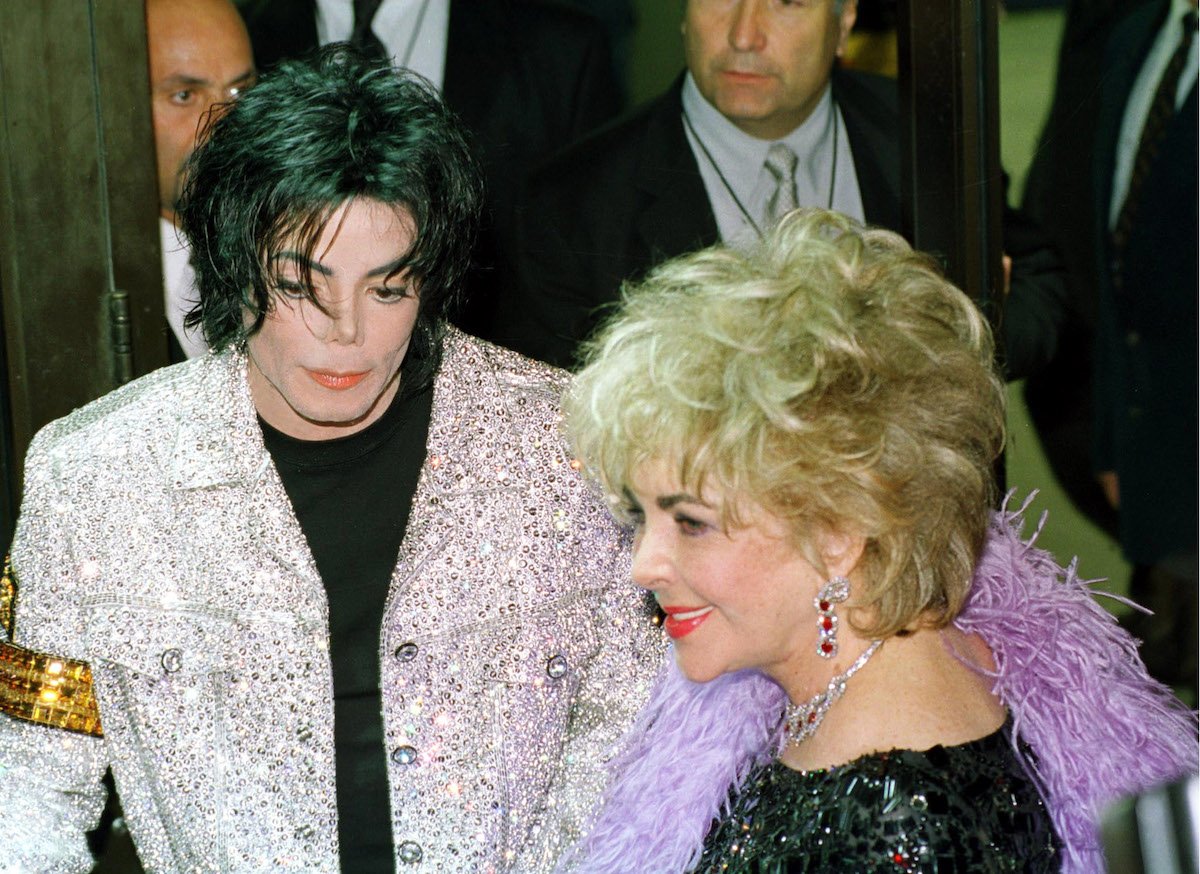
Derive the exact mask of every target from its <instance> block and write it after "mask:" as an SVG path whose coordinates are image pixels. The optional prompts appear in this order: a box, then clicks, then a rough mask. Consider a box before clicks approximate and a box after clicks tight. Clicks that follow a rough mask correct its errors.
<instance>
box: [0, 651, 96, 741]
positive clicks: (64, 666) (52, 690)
mask: <svg viewBox="0 0 1200 874" xmlns="http://www.w3.org/2000/svg"><path fill="white" fill-rule="evenodd" d="M0 713H4V714H6V715H8V716H11V717H14V718H15V719H23V720H25V721H26V722H35V723H37V724H38V725H48V726H51V727H53V728H62V729H66V730H67V731H74V732H78V733H80V734H89V735H92V736H93V737H103V736H104V732H103V731H101V729H100V709H99V707H97V705H96V698H95V696H94V695H93V694H92V669H91V667H89V666H88V663H87V662H79V661H74V660H72V659H63V658H58V657H57V656H52V655H44V654H43V653H39V652H33V651H32V650H28V649H25V648H23V647H19V646H16V645H15V644H11V643H3V642H0Z"/></svg>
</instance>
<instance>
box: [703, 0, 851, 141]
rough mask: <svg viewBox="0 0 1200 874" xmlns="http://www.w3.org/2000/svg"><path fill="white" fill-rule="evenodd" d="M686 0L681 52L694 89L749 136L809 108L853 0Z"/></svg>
mask: <svg viewBox="0 0 1200 874" xmlns="http://www.w3.org/2000/svg"><path fill="white" fill-rule="evenodd" d="M834 2H835V0H791V2H788V0H688V2H687V8H686V11H685V13H684V21H683V37H684V52H685V54H686V56H687V65H688V69H689V70H690V71H691V73H692V77H693V78H694V79H695V80H696V85H697V87H698V88H699V89H700V93H701V94H703V95H704V97H705V98H706V99H707V100H708V102H709V103H711V104H712V105H713V106H715V107H716V108H717V109H718V110H719V111H720V112H721V114H722V115H724V116H725V117H726V118H728V119H729V120H730V121H731V122H733V123H734V124H735V125H737V126H738V127H739V128H740V129H741V130H743V131H744V132H746V133H748V134H750V135H751V136H753V137H758V138H759V139H764V140H776V139H780V138H782V137H784V136H786V135H787V134H789V133H791V132H792V131H793V130H795V129H796V128H797V127H799V126H800V124H801V123H802V122H803V121H804V120H805V119H807V118H808V116H809V115H811V114H812V111H813V109H815V108H816V105H817V103H818V102H819V101H820V99H821V95H822V94H823V93H824V90H825V86H826V85H827V84H828V82H829V77H830V74H831V73H832V71H833V65H834V62H835V60H836V59H837V57H838V56H839V55H841V54H842V52H843V51H844V50H845V47H846V38H847V36H848V35H849V33H850V29H851V28H852V27H853V26H854V19H855V16H856V14H857V6H856V0H846V3H845V5H844V6H843V7H842V11H841V13H840V14H839V13H838V12H836V11H835V8H834Z"/></svg>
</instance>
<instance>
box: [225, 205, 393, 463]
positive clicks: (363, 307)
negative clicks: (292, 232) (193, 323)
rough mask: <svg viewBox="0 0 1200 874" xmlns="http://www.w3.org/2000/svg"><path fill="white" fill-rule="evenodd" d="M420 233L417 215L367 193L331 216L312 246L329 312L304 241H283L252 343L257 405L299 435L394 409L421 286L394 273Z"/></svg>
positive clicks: (349, 430) (313, 436) (336, 429)
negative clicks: (309, 289) (307, 271)
mask: <svg viewBox="0 0 1200 874" xmlns="http://www.w3.org/2000/svg"><path fill="white" fill-rule="evenodd" d="M414 235H415V226H414V223H413V220H412V218H411V216H409V215H408V213H407V212H405V211H403V210H397V209H395V208H393V207H390V206H386V205H384V204H382V203H379V202H378V201H374V200H367V199H359V200H352V201H349V202H348V203H346V204H344V205H343V206H341V207H340V208H339V209H338V210H337V211H336V212H334V214H333V215H332V217H331V218H330V220H329V222H328V223H327V224H326V226H325V230H324V232H323V233H322V234H321V237H320V239H319V240H318V242H317V245H316V247H315V248H314V250H313V253H312V258H313V260H312V262H311V264H310V265H309V266H310V267H311V273H312V282H313V284H314V285H315V291H316V297H317V300H319V301H320V302H321V304H322V306H324V308H325V309H326V310H327V312H324V313H323V312H321V310H319V309H318V308H317V307H315V306H313V304H312V303H310V302H309V301H308V300H305V299H304V298H303V296H302V294H301V293H300V289H301V287H302V286H301V283H302V282H303V271H302V269H301V267H302V265H304V263H305V259H304V255H303V254H302V251H301V248H300V246H299V245H295V246H294V247H292V248H289V247H288V246H286V245H285V246H284V247H283V251H282V253H281V255H280V257H279V260H278V262H277V264H276V268H277V269H278V271H279V272H280V274H281V275H282V282H281V283H280V287H279V288H278V289H276V290H275V292H274V295H273V298H272V302H273V306H272V308H271V310H270V312H269V313H268V314H267V317H266V319H265V320H264V322H263V325H262V328H261V329H260V330H259V331H257V332H256V333H255V334H253V335H252V336H251V337H250V339H249V341H248V344H247V348H248V352H249V356H250V368H249V378H250V394H251V397H252V398H253V400H254V406H255V408H256V409H257V410H258V414H259V415H260V416H262V417H263V418H264V419H265V420H266V421H267V422H268V423H269V424H270V425H272V426H274V427H275V428H277V429H278V430H280V431H282V432H284V433H285V434H288V435H290V436H292V437H295V438H297V439H300V440H329V439H332V438H334V437H342V436H345V435H348V434H353V433H355V432H357V431H361V430H362V429H363V428H365V427H367V426H368V425H370V424H371V423H372V422H374V421H375V420H376V419H378V418H379V417H380V416H381V415H383V413H384V411H385V410H386V409H387V407H388V404H389V403H391V400H392V398H394V397H395V395H396V391H397V389H398V388H399V384H400V363H401V362H402V361H403V360H404V354H405V353H406V352H407V351H408V344H409V341H410V340H411V339H412V333H413V325H414V324H415V322H416V318H417V289H415V288H413V287H412V285H411V284H410V282H409V281H408V279H407V277H406V274H405V273H400V274H397V275H392V274H393V273H394V272H395V269H396V266H397V264H398V263H399V262H400V261H401V260H402V259H403V257H404V256H405V255H406V254H407V252H408V251H409V248H410V246H411V245H412V241H413V237H414Z"/></svg>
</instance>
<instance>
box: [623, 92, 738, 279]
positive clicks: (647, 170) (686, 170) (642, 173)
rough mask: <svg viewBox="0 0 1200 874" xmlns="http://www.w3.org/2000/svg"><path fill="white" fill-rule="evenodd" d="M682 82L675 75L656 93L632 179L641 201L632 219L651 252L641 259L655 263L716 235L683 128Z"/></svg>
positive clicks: (711, 240)
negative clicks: (661, 92) (663, 91)
mask: <svg viewBox="0 0 1200 874" xmlns="http://www.w3.org/2000/svg"><path fill="white" fill-rule="evenodd" d="M682 84H683V79H682V77H680V78H679V79H678V80H677V81H676V82H675V84H674V85H673V86H672V87H671V88H670V89H669V90H668V91H667V93H666V94H664V95H663V96H662V97H661V98H659V101H658V106H657V108H656V109H655V110H654V111H653V112H652V113H651V114H650V117H649V119H648V121H647V127H646V135H645V138H644V139H643V150H642V156H641V160H640V161H639V162H638V167H637V179H636V185H637V187H638V189H639V190H640V191H641V192H642V195H643V198H644V203H645V206H644V207H643V208H642V210H641V211H640V212H639V213H638V215H637V217H636V219H635V225H636V228H637V234H638V237H639V239H640V240H641V243H642V244H643V245H644V246H645V247H646V251H647V253H649V256H650V257H649V259H648V260H647V261H646V262H645V263H652V264H657V263H659V262H660V261H662V260H664V259H666V258H672V257H674V256H676V255H682V254H683V253H684V252H690V251H692V250H694V249H698V248H702V247H704V246H711V245H713V244H714V243H716V242H717V241H718V240H719V234H718V231H717V220H716V218H715V217H714V216H713V211H712V206H711V205H710V204H709V202H708V192H707V191H705V190H704V181H703V180H702V179H701V177H700V168H699V167H698V166H697V165H696V159H695V156H694V155H693V154H692V149H691V147H690V146H689V145H688V142H687V137H686V135H685V134H684V131H683V106H682V104H681V102H680V97H679V95H680V88H681V87H682Z"/></svg>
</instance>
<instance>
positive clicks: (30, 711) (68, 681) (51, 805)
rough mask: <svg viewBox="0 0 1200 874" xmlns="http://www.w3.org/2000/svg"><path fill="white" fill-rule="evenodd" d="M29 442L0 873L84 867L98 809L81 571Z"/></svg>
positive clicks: (3, 673)
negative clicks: (84, 658)
mask: <svg viewBox="0 0 1200 874" xmlns="http://www.w3.org/2000/svg"><path fill="white" fill-rule="evenodd" d="M42 442H43V441H39V440H38V439H35V441H34V444H33V446H32V447H31V448H30V451H29V457H28V461H27V464H26V474H25V494H24V499H23V501H22V506H21V514H20V518H19V520H18V523H17V530H16V535H15V538H14V541H13V551H12V571H13V573H12V575H11V576H10V580H11V583H12V585H11V596H12V597H11V599H10V601H11V603H10V607H11V611H10V612H9V615H8V619H9V621H8V622H7V623H6V624H7V626H8V627H7V628H6V629H4V630H3V632H0V641H3V643H2V644H0V810H3V811H4V814H3V820H4V825H3V827H2V828H0V871H22V872H56V874H59V872H74V871H80V872H86V871H90V870H91V869H92V866H93V864H94V862H93V859H92V856H91V853H90V852H89V850H88V846H87V842H86V839H85V835H84V833H85V832H86V831H87V830H89V829H92V828H95V826H96V823H97V821H98V819H99V817H100V813H101V811H102V809H103V806H104V800H105V790H104V787H103V785H102V783H101V778H102V777H103V774H104V771H105V768H106V761H105V753H104V741H103V738H102V732H101V728H100V724H99V715H98V709H97V705H96V703H95V701H94V699H93V698H92V688H91V673H90V668H89V666H88V665H87V663H86V662H85V661H82V660H81V658H80V657H81V655H82V654H83V652H84V640H83V634H82V632H81V627H82V623H81V617H80V611H79V607H78V604H77V603H75V594H76V592H77V589H78V585H79V574H80V569H79V568H77V567H76V564H75V561H74V560H73V557H72V549H71V544H70V534H69V528H68V526H67V525H66V524H65V522H64V516H66V515H67V514H68V513H69V506H70V498H69V497H67V496H65V495H64V494H61V493H60V492H59V491H58V489H57V488H56V487H55V483H54V481H53V476H52V473H51V470H50V460H49V458H48V456H47V454H46V453H45V452H44V451H43V450H42V449H41V443H42Z"/></svg>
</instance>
